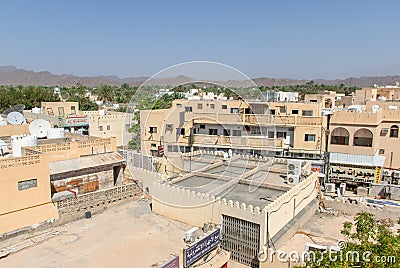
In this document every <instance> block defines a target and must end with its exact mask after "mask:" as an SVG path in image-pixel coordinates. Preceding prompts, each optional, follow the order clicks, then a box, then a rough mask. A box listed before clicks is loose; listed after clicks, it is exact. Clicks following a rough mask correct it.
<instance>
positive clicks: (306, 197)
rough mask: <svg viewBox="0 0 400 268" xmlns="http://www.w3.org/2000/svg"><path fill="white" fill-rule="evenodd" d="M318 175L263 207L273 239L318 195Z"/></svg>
mask: <svg viewBox="0 0 400 268" xmlns="http://www.w3.org/2000/svg"><path fill="white" fill-rule="evenodd" d="M317 186H318V174H317V173H315V172H314V173H312V175H311V176H310V177H308V178H307V179H305V180H303V181H301V182H300V183H299V184H296V185H295V186H293V188H291V189H290V190H289V191H287V192H286V193H284V194H282V195H281V196H279V197H278V198H277V199H276V200H275V201H274V202H272V203H270V204H268V206H266V207H265V210H266V212H267V213H268V228H269V230H268V232H269V235H270V237H274V236H275V235H276V234H277V233H278V232H279V231H280V230H281V229H282V228H283V227H284V226H285V225H286V224H288V223H289V222H290V221H291V220H292V219H294V218H295V217H296V216H297V215H298V214H299V213H300V212H301V211H302V210H303V209H304V208H305V207H306V206H307V205H308V204H309V203H311V202H312V201H313V200H314V199H315V198H316V197H317V195H318V187H317Z"/></svg>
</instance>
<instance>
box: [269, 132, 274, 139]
mask: <svg viewBox="0 0 400 268" xmlns="http://www.w3.org/2000/svg"><path fill="white" fill-rule="evenodd" d="M268 138H270V139H273V138H274V132H273V131H268Z"/></svg>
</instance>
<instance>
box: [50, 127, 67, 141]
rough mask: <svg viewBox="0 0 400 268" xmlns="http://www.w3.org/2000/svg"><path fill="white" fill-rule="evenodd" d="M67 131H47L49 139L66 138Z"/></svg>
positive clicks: (61, 129)
mask: <svg viewBox="0 0 400 268" xmlns="http://www.w3.org/2000/svg"><path fill="white" fill-rule="evenodd" d="M64 133H65V130H64V129H63V128H50V129H48V130H47V138H48V139H59V138H64Z"/></svg>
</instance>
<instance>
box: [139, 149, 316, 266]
mask: <svg viewBox="0 0 400 268" xmlns="http://www.w3.org/2000/svg"><path fill="white" fill-rule="evenodd" d="M181 157H182V161H183V166H182V171H183V172H182V174H181V176H178V177H176V178H175V179H172V180H171V179H168V180H167V178H166V177H165V176H163V175H162V174H160V173H158V172H152V171H149V170H144V169H143V168H139V167H135V166H133V167H132V174H133V176H134V178H135V179H137V180H138V181H139V182H140V183H141V184H142V185H143V187H144V189H146V191H147V192H148V193H149V194H150V195H151V196H152V209H153V211H154V212H156V213H158V214H161V215H163V216H165V217H168V218H171V219H175V220H178V221H181V222H184V223H188V224H190V225H193V226H197V227H204V226H208V225H209V224H210V223H211V224H217V225H219V226H220V229H221V247H222V248H223V249H224V250H226V251H228V252H230V253H231V259H233V260H235V261H236V262H239V263H242V264H243V265H246V266H249V267H271V266H268V263H264V262H259V261H258V260H257V255H258V253H259V251H260V249H262V247H263V246H266V247H267V248H271V246H272V245H275V246H276V247H277V248H279V246H280V245H281V244H282V243H283V242H284V241H286V239H288V238H290V237H291V236H292V235H293V234H294V233H295V232H296V231H297V230H298V228H299V226H301V225H302V224H303V223H304V222H305V221H306V220H307V219H308V217H309V216H310V215H311V214H313V213H315V209H317V207H318V199H316V197H317V194H318V178H317V175H318V174H317V173H315V172H310V163H309V162H308V161H304V160H299V161H298V162H293V164H294V165H299V166H298V167H299V168H298V172H299V174H300V173H301V174H302V175H301V176H300V177H299V180H297V181H295V182H292V183H290V182H288V183H285V180H284V179H282V177H288V176H290V175H288V174H290V172H289V170H291V165H292V163H291V162H290V160H287V161H286V160H284V159H274V158H273V157H260V156H257V157H253V156H249V155H234V156H232V157H230V158H229V159H228V160H225V161H224V160H223V156H222V154H221V153H220V152H217V153H214V152H212V151H202V152H199V151H197V152H193V153H186V154H183V155H182V156H181ZM167 158H168V157H167ZM303 162H308V163H307V164H304V163H303ZM189 167H191V171H190V172H188V171H187V170H188V169H189ZM255 181H256V184H254V182H255ZM272 267H274V266H272Z"/></svg>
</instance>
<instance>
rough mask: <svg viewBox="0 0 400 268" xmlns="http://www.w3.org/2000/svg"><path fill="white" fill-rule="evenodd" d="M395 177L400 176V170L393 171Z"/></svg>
mask: <svg viewBox="0 0 400 268" xmlns="http://www.w3.org/2000/svg"><path fill="white" fill-rule="evenodd" d="M393 177H395V178H397V179H398V178H400V171H395V172H393Z"/></svg>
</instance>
